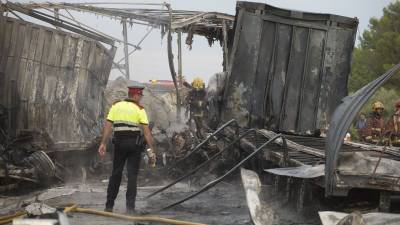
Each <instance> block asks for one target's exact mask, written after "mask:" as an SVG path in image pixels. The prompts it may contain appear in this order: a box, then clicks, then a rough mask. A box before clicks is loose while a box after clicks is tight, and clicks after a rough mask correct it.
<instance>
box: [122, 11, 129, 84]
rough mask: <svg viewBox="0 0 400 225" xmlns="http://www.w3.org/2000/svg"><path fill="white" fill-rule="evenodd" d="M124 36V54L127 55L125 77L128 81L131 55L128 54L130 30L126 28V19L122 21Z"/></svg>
mask: <svg viewBox="0 0 400 225" xmlns="http://www.w3.org/2000/svg"><path fill="white" fill-rule="evenodd" d="M122 26H123V30H122V34H123V35H124V54H125V77H126V79H128V80H129V79H130V73H129V53H128V29H127V26H126V18H124V19H123V20H122Z"/></svg>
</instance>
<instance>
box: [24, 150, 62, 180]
mask: <svg viewBox="0 0 400 225" xmlns="http://www.w3.org/2000/svg"><path fill="white" fill-rule="evenodd" d="M26 162H27V163H28V164H29V165H31V166H32V167H33V168H35V172H36V174H37V175H38V177H39V179H47V178H50V177H54V176H55V174H56V167H55V165H54V163H53V161H51V159H50V157H49V156H48V155H47V154H46V153H45V152H43V151H36V152H34V153H32V154H31V155H30V156H29V157H28V158H26Z"/></svg>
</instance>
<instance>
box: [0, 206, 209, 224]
mask: <svg viewBox="0 0 400 225" xmlns="http://www.w3.org/2000/svg"><path fill="white" fill-rule="evenodd" d="M73 212H77V213H86V214H93V215H99V216H105V217H112V218H117V219H124V220H129V221H134V222H158V223H164V224H173V225H206V224H203V223H194V222H189V221H181V220H174V219H167V218H162V217H157V216H128V215H123V214H118V213H112V212H104V211H100V210H95V209H87V208H79V207H78V205H77V204H74V205H72V206H69V207H65V209H64V213H73ZM26 215H27V213H26V212H25V211H21V212H17V213H14V214H11V215H8V216H3V217H0V224H8V223H10V222H12V221H13V220H14V219H16V218H19V217H22V216H26Z"/></svg>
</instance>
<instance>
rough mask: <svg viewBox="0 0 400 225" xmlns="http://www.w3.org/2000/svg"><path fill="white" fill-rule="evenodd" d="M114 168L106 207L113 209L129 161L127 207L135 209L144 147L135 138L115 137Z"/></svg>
mask: <svg viewBox="0 0 400 225" xmlns="http://www.w3.org/2000/svg"><path fill="white" fill-rule="evenodd" d="M113 142H114V159H113V170H112V174H111V177H110V180H109V183H108V188H107V202H106V208H110V209H112V208H113V207H114V201H115V199H116V197H117V195H118V191H119V186H120V184H121V179H122V171H123V169H124V166H125V162H127V165H126V169H127V173H128V187H127V190H126V208H127V209H135V200H136V193H137V188H136V187H137V176H138V173H139V166H140V159H141V153H142V151H143V147H142V146H141V145H137V142H136V139H134V138H123V139H118V138H117V139H114V141H113Z"/></svg>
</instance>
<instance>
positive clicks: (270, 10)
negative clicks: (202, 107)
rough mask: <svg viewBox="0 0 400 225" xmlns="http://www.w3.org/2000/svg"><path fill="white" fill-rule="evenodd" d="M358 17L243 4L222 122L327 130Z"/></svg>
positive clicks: (342, 90)
mask: <svg viewBox="0 0 400 225" xmlns="http://www.w3.org/2000/svg"><path fill="white" fill-rule="evenodd" d="M357 26H358V20H357V19H356V18H347V17H342V16H336V15H330V14H316V13H306V12H299V11H292V10H285V9H280V8H276V7H273V6H270V5H266V4H260V3H251V2H238V3H237V9H236V17H235V36H234V40H233V46H232V49H231V58H230V65H229V70H228V79H227V82H226V86H225V92H224V97H223V100H224V101H223V106H222V107H223V110H222V119H223V120H228V119H231V118H235V119H237V120H238V121H240V125H241V126H251V127H259V128H267V129H270V130H274V131H278V132H289V133H295V134H301V135H304V134H315V133H319V132H320V131H321V130H325V129H326V128H327V127H328V122H329V121H330V117H331V115H332V113H333V111H334V109H335V108H336V106H337V105H338V104H339V102H340V100H341V99H342V98H343V97H344V96H346V95H347V81H348V75H349V72H350V63H351V55H352V50H353V46H354V43H355V36H356V32H357Z"/></svg>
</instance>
